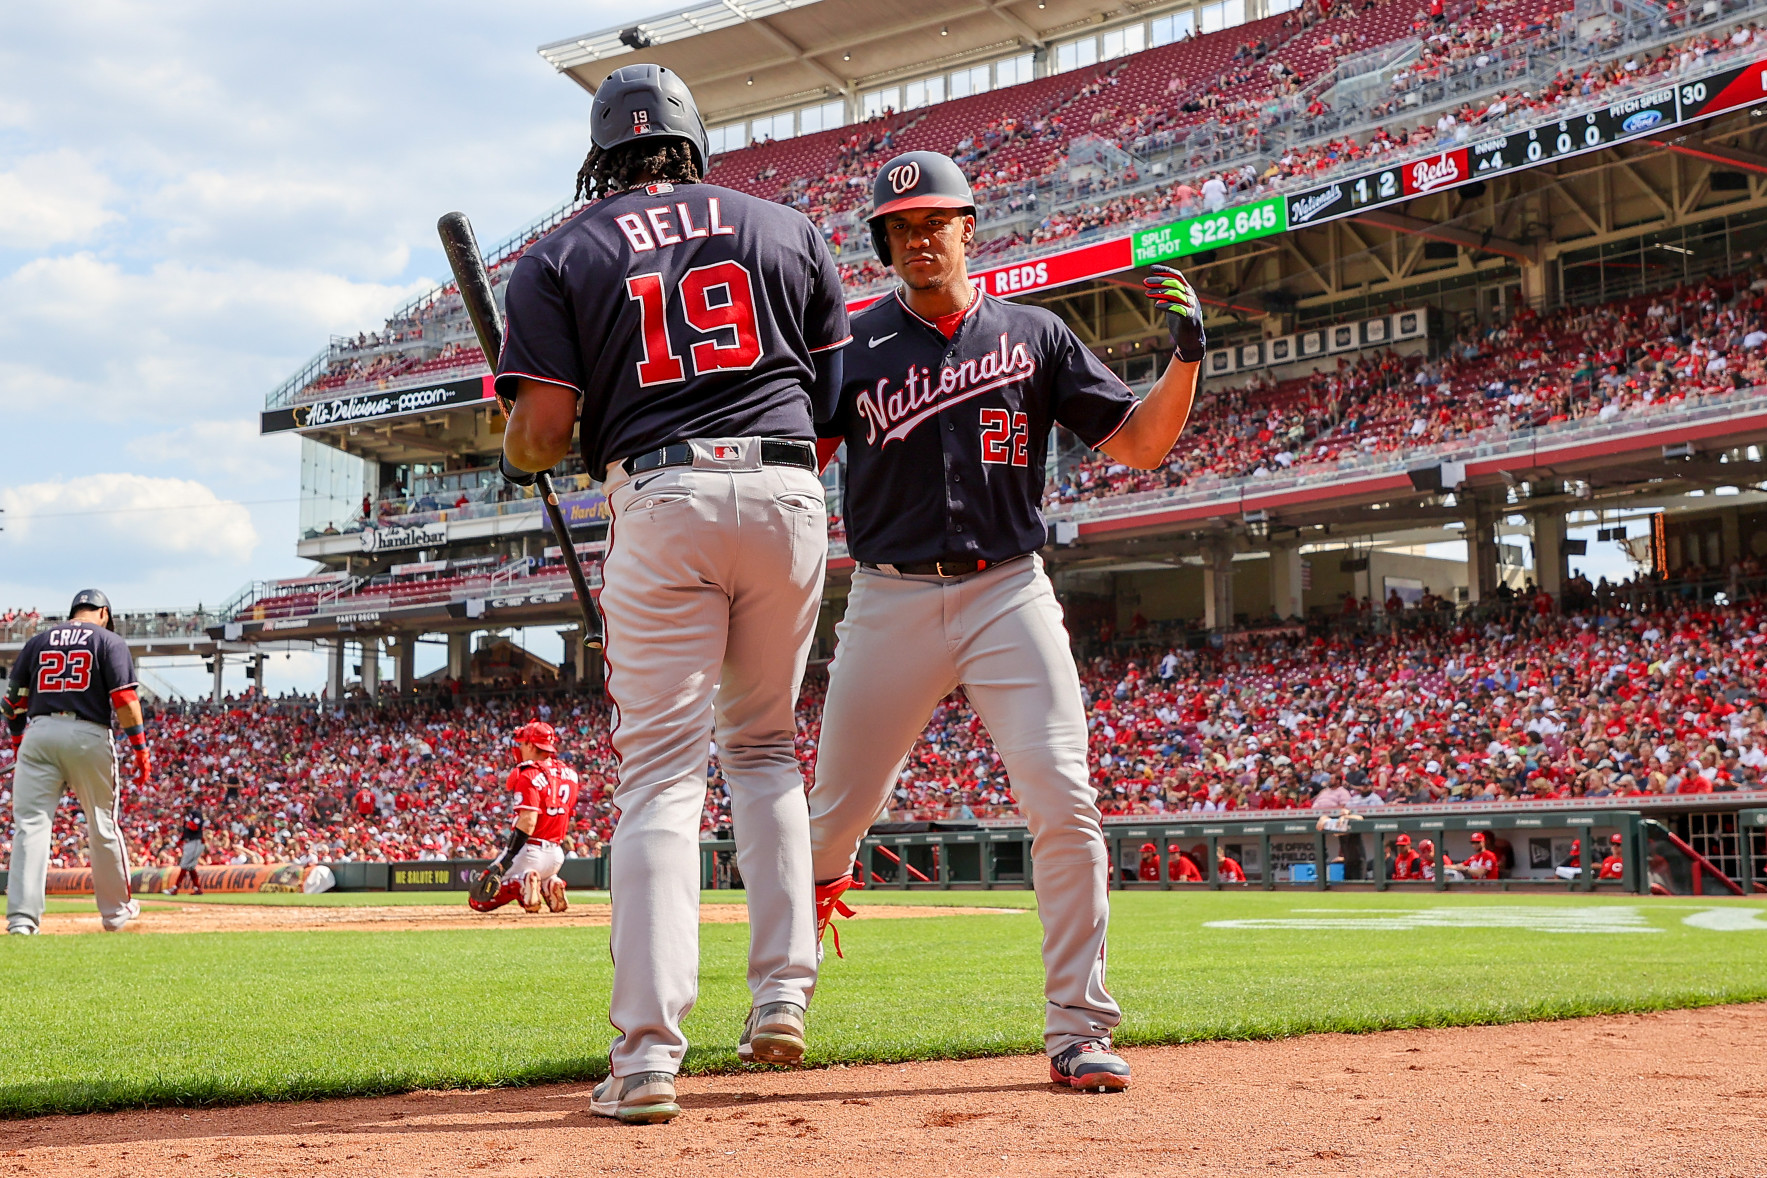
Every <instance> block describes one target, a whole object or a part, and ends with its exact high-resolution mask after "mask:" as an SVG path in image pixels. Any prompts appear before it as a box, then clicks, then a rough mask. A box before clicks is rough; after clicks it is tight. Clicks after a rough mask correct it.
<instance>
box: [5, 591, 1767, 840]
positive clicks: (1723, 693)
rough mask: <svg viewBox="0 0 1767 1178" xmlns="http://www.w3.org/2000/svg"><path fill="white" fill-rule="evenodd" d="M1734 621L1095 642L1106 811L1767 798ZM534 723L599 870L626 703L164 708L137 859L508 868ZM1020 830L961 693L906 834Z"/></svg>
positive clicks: (1093, 703)
mask: <svg viewBox="0 0 1767 1178" xmlns="http://www.w3.org/2000/svg"><path fill="white" fill-rule="evenodd" d="M1743 572H1744V573H1745V574H1747V576H1746V577H1745V579H1744V581H1743V584H1744V585H1745V586H1748V585H1754V586H1757V587H1758V586H1759V584H1760V570H1759V569H1758V568H1757V569H1753V571H1752V572H1750V571H1749V570H1743ZM1732 601H1733V603H1732V604H1726V605H1706V604H1700V603H1698V602H1696V601H1694V600H1693V599H1691V598H1683V597H1681V596H1679V595H1678V591H1677V590H1676V589H1675V588H1674V587H1673V586H1668V587H1664V586H1649V587H1647V591H1646V592H1644V593H1642V594H1640V593H1633V592H1629V591H1628V590H1626V589H1616V588H1615V587H1613V586H1609V585H1607V584H1606V583H1605V582H1604V583H1603V584H1602V585H1600V586H1589V585H1587V584H1586V583H1582V582H1575V581H1574V582H1573V583H1572V585H1571V586H1570V587H1569V588H1568V589H1567V592H1566V595H1565V597H1564V598H1563V600H1562V602H1554V601H1553V599H1551V598H1550V597H1545V596H1544V595H1533V594H1523V595H1521V596H1520V597H1518V598H1517V599H1516V600H1515V601H1514V602H1513V603H1508V604H1503V605H1500V606H1498V607H1496V608H1495V609H1491V610H1486V611H1485V612H1483V613H1471V612H1469V613H1464V614H1459V615H1457V614H1456V613H1455V612H1454V611H1453V610H1452V609H1449V608H1437V609H1410V610H1407V609H1405V608H1404V607H1403V604H1402V603H1398V602H1392V603H1389V605H1388V612H1387V613H1385V614H1382V613H1380V612H1379V611H1376V612H1375V614H1374V616H1373V617H1372V618H1371V617H1369V616H1367V615H1366V614H1362V615H1358V616H1354V617H1350V618H1344V617H1341V616H1323V615H1322V616H1320V617H1316V618H1315V619H1313V620H1312V622H1310V623H1309V624H1308V625H1307V626H1306V627H1301V626H1297V625H1289V626H1278V627H1273V628H1272V629H1271V630H1270V631H1269V632H1268V633H1265V634H1261V635H1257V636H1256V641H1252V642H1246V643H1227V642H1223V643H1220V644H1215V643H1209V642H1204V643H1202V644H1201V645H1200V646H1199V645H1197V644H1193V643H1189V642H1180V643H1176V644H1172V645H1153V644H1147V645H1139V646H1137V645H1134V644H1133V642H1129V643H1128V644H1125V642H1120V641H1112V642H1107V643H1104V644H1102V645H1101V644H1099V643H1097V642H1094V641H1093V640H1092V638H1091V636H1088V638H1087V640H1086V645H1089V646H1091V647H1093V648H1094V649H1096V650H1097V651H1098V653H1095V654H1093V655H1091V656H1090V657H1088V658H1085V659H1083V660H1082V663H1081V682H1082V686H1083V688H1084V692H1085V696H1086V701H1087V708H1088V712H1089V723H1090V726H1091V730H1092V772H1093V783H1094V785H1095V786H1096V787H1097V789H1098V791H1099V804H1100V807H1101V809H1102V810H1103V811H1104V813H1105V814H1106V815H1143V814H1177V813H1191V812H1220V811H1231V810H1244V809H1257V810H1263V809H1316V810H1336V809H1339V808H1341V807H1345V806H1349V807H1366V806H1380V805H1401V804H1407V803H1443V802H1457V801H1491V800H1507V799H1541V798H1581V797H1615V796H1622V797H1633V796H1636V797H1645V796H1652V795H1663V794H1675V793H1706V792H1715V791H1724V790H1733V789H1752V788H1757V787H1760V786H1762V785H1763V784H1764V782H1763V770H1764V769H1767V710H1763V705H1764V701H1767V603H1763V601H1762V600H1760V599H1758V598H1756V597H1754V596H1750V595H1738V596H1737V597H1735V598H1733V599H1732ZM1426 604H1427V603H1426ZM1561 604H1562V605H1564V606H1565V607H1566V609H1565V610H1562V611H1561V610H1560V608H1558V607H1559V606H1560V605H1561ZM822 690H823V681H822V680H821V679H820V678H819V677H816V676H812V677H811V678H810V679H809V680H808V681H807V683H806V685H805V688H804V693H803V697H802V699H801V701H800V705H799V709H798V729H799V731H798V738H797V744H798V754H799V759H800V762H801V763H802V766H803V770H804V773H805V778H806V781H808V780H809V779H810V777H811V775H813V773H814V770H815V755H816V745H817V741H818V739H819V736H820V724H821V708H822ZM535 718H539V719H545V720H547V721H549V722H550V723H552V724H553V725H554V726H555V727H557V729H558V730H559V734H560V737H561V740H562V743H561V748H560V755H561V756H562V757H563V758H564V759H565V760H566V761H568V762H569V763H571V764H572V765H574V766H576V767H577V768H578V770H579V771H580V772H581V773H582V774H583V781H584V786H583V796H582V801H581V802H580V804H579V808H578V811H577V814H576V817H575V821H574V823H573V827H572V832H571V838H570V843H569V846H568V847H567V852H568V854H570V855H574V856H594V855H597V854H599V853H600V851H601V848H602V846H603V844H604V843H605V840H606V839H607V838H608V837H609V836H610V834H611V828H612V822H613V820H614V812H613V809H612V804H611V800H610V790H611V787H612V785H613V784H614V782H615V780H616V773H617V769H616V762H615V758H614V756H613V750H612V745H611V742H610V739H609V734H608V709H607V706H606V704H605V703H604V702H603V701H602V700H601V699H600V698H598V697H594V696H589V695H580V694H578V695H573V694H566V693H559V692H537V693H534V692H530V693H526V694H503V695H499V696H496V697H486V698H481V697H474V696H471V695H457V694H451V693H448V692H446V691H444V692H443V693H442V694H441V695H439V696H430V697H426V698H423V699H408V700H403V701H401V700H398V699H397V698H396V697H395V698H393V699H389V700H383V701H382V702H381V703H379V704H377V705H371V704H366V703H358V704H350V705H347V706H345V707H342V708H338V707H335V706H329V705H327V706H320V704H319V703H318V701H313V700H296V699H282V700H272V701H262V700H258V701H254V700H249V699H248V700H239V701H229V703H228V704H227V706H226V707H225V708H224V709H222V710H220V711H213V710H210V709H207V708H200V707H183V706H171V707H161V708H160V709H158V711H157V714H156V715H155V716H154V719H153V724H152V730H153V744H154V748H155V756H156V762H157V767H156V772H155V776H154V779H153V781H152V782H151V783H150V784H149V786H148V787H147V788H146V789H138V788H135V787H133V786H131V787H129V788H126V789H125V790H124V791H123V802H122V806H123V816H122V817H123V827H124V830H125V832H126V833H127V835H128V838H129V844H130V850H131V855H132V856H133V858H134V859H135V861H136V862H137V863H142V864H162V865H170V864H173V863H175V862H176V861H177V852H178V838H179V834H178V830H179V827H178V823H179V820H180V818H181V817H182V815H183V814H184V812H185V810H186V808H187V807H188V806H190V805H191V804H193V803H195V804H200V805H201V806H202V807H203V808H204V810H205V812H206V814H207V815H208V817H209V821H210V829H211V834H210V837H209V844H208V854H207V856H206V858H205V862H207V863H213V864H220V863H255V862H287V861H297V862H347V861H352V860H371V861H386V860H390V861H399V860H420V859H446V858H471V857H481V856H486V855H489V854H494V853H495V852H496V850H497V849H498V848H499V847H500V846H501V845H502V842H503V838H504V834H505V833H506V830H507V826H508V823H509V820H510V811H509V806H510V804H511V803H510V799H509V797H508V796H507V795H505V794H504V793H503V791H502V784H503V781H504V779H505V777H506V776H507V774H508V771H509V769H510V768H511V767H512V765H513V754H512V751H511V746H510V743H509V734H510V732H511V731H513V729H514V728H515V727H516V726H517V725H518V724H520V723H522V722H525V721H527V720H530V719H535ZM9 756H10V753H9V752H7V753H3V754H0V767H4V763H5V762H6V760H7V758H8V757H9ZM707 784H708V792H707V800H706V807H705V812H704V819H703V822H702V829H703V831H704V832H705V833H706V834H707V836H708V837H709V836H711V835H714V834H724V833H727V832H728V829H729V823H730V809H729V797H728V791H727V789H726V787H725V784H724V780H723V777H722V773H721V770H720V768H719V766H718V764H717V760H716V757H715V755H714V756H713V758H712V759H711V763H710V765H709V766H708V776H707ZM3 785H4V783H3V782H0V786H3ZM7 801H9V798H8V796H7V795H6V794H5V793H4V792H0V805H5V804H6V802H7ZM1015 812H1016V805H1015V801H1014V798H1013V794H1012V785H1011V782H1010V780H1009V779H1008V777H1007V774H1006V771H1005V767H1004V766H1003V765H1002V763H1001V761H1000V759H999V757H998V756H997V755H996V753H995V752H994V749H993V747H992V745H991V743H990V742H989V740H988V737H987V733H986V731H985V729H984V728H983V726H982V724H981V721H980V719H979V717H978V716H977V715H976V714H975V712H974V710H973V709H972V708H970V707H969V705H968V703H967V702H966V701H965V700H964V699H963V698H962V696H961V695H956V696H953V697H951V698H949V699H947V700H945V701H944V702H943V703H941V704H940V705H939V707H938V708H937V709H936V711H935V712H934V714H933V716H932V718H931V720H930V722H929V723H928V725H927V728H926V732H925V734H924V739H923V740H922V741H920V742H919V743H918V744H917V745H916V746H915V748H914V750H913V752H912V753H911V755H910V756H909V758H908V761H907V764H906V765H905V766H904V768H903V771H902V774H901V777H900V780H899V782H898V785H897V787H896V791H895V797H894V800H893V802H892V807H891V813H890V815H889V816H890V817H891V818H894V819H897V820H910V821H918V820H930V819H969V818H983V817H1001V816H1009V815H1012V814H1014V813H1015ZM83 822H84V819H83V817H82V816H81V815H80V812H79V810H78V808H77V807H76V806H75V805H74V804H73V801H72V798H71V796H70V797H69V798H68V799H66V802H65V804H64V805H63V806H62V808H61V809H60V811H58V815H57V821H56V828H55V850H54V864H55V865H57V866H66V865H76V864H78V863H80V862H81V861H82V860H83V855H84V830H83ZM6 850H7V848H6V847H3V846H0V852H4V851H6Z"/></svg>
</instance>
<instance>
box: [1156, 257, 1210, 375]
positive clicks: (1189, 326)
mask: <svg viewBox="0 0 1767 1178" xmlns="http://www.w3.org/2000/svg"><path fill="white" fill-rule="evenodd" d="M1141 285H1142V286H1144V287H1145V288H1146V289H1147V297H1148V298H1150V299H1152V300H1153V301H1154V303H1155V304H1156V305H1157V306H1158V307H1159V308H1160V309H1161V310H1162V311H1164V312H1165V313H1166V326H1167V327H1168V328H1170V329H1171V331H1172V344H1173V346H1174V347H1176V348H1177V349H1178V358H1179V359H1180V360H1183V361H1185V362H1186V363H1189V364H1198V363H1201V362H1202V358H1203V357H1204V356H1205V355H1206V354H1207V353H1208V350H1209V340H1208V336H1206V335H1205V334H1204V333H1203V304H1202V300H1201V299H1199V298H1197V297H1196V288H1194V287H1192V286H1191V285H1190V280H1189V279H1188V278H1186V277H1184V275H1182V274H1180V273H1179V272H1178V271H1176V270H1174V269H1172V267H1170V266H1155V267H1154V268H1153V273H1152V274H1151V275H1149V276H1148V277H1147V278H1144V279H1142V282H1141Z"/></svg>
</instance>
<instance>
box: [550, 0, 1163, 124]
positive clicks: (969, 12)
mask: <svg viewBox="0 0 1767 1178" xmlns="http://www.w3.org/2000/svg"><path fill="white" fill-rule="evenodd" d="M1171 7H1176V4H1175V3H1174V2H1173V0H1154V2H1152V3H1139V4H1137V3H1124V2H1123V0H1115V2H1114V3H1108V2H1102V0H714V2H712V3H704V4H697V5H694V6H693V7H691V8H680V9H676V10H675V11H673V12H667V13H663V14H661V15H658V16H653V17H649V18H647V19H645V20H641V21H638V22H637V23H636V24H631V25H625V26H621V27H618V28H611V29H603V30H602V31H600V32H596V33H585V34H584V35H583V36H580V37H570V38H567V39H565V40H563V41H554V42H552V43H551V44H549V45H542V46H540V56H541V57H544V58H545V59H546V60H547V61H549V62H551V63H552V65H553V66H554V68H556V69H557V70H558V71H559V72H560V73H563V74H567V75H569V76H570V77H571V78H572V79H573V80H574V81H576V82H577V84H578V85H580V86H582V87H583V88H584V89H585V90H588V91H591V92H593V91H594V90H595V87H596V86H598V85H600V84H601V80H602V79H603V78H605V77H606V76H607V75H608V73H610V72H611V71H613V70H615V69H618V68H619V67H620V66H621V65H624V64H626V63H627V62H628V61H654V62H656V63H657V64H658V65H663V66H667V67H668V68H669V69H672V70H674V71H675V72H676V73H678V74H680V75H681V76H682V77H683V78H685V79H686V80H687V83H688V84H689V85H690V86H692V87H693V93H694V97H695V98H696V99H697V100H698V101H699V105H700V109H701V111H702V113H704V115H705V116H706V121H707V122H708V123H716V122H719V121H722V120H726V119H735V118H741V117H743V116H745V115H749V114H761V113H765V112H768V111H772V110H778V109H781V108H783V107H786V106H791V105H801V104H807V103H811V102H815V101H816V100H817V99H818V98H819V97H820V98H824V99H828V98H833V97H835V96H837V95H846V96H852V95H854V94H856V93H858V92H859V91H860V90H864V89H870V88H871V87H873V86H876V85H880V84H883V83H886V82H888V81H891V80H893V79H895V78H900V77H908V76H912V75H916V74H923V73H925V74H930V73H933V72H936V71H937V70H939V69H941V68H945V67H955V66H958V65H961V64H962V63H964V62H965V61H970V60H985V59H988V58H992V57H998V56H1002V55H1004V54H1006V53H1009V52H1011V51H1012V50H1013V49H1014V48H1015V47H1018V48H1020V49H1039V48H1042V47H1043V46H1045V45H1046V44H1047V43H1048V42H1049V41H1050V40H1052V39H1053V38H1054V37H1055V36H1056V35H1057V34H1061V33H1067V32H1073V31H1078V30H1080V29H1085V28H1090V27H1095V26H1098V25H1101V24H1105V23H1107V22H1108V21H1110V20H1112V19H1113V18H1115V19H1128V18H1131V17H1133V16H1136V15H1140V16H1143V17H1145V16H1146V15H1147V14H1148V13H1150V12H1152V11H1156V10H1159V9H1163V8H1171ZM640 47H642V48H640Z"/></svg>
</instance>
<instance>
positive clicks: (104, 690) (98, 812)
mask: <svg viewBox="0 0 1767 1178" xmlns="http://www.w3.org/2000/svg"><path fill="white" fill-rule="evenodd" d="M113 710H114V711H115V712H116V715H117V722H118V723H119V724H121V725H122V728H123V733H124V735H125V736H127V737H128V740H129V747H130V749H131V750H133V752H134V757H135V769H136V773H137V775H138V776H139V778H140V781H141V784H143V785H145V784H146V783H147V779H148V776H149V774H150V773H151V772H152V770H153V759H152V757H151V756H150V755H149V753H148V750H147V726H146V722H145V720H144V719H143V718H142V715H141V700H140V698H139V697H138V696H137V695H136V693H135V662H134V660H133V659H131V658H130V657H129V644H128V643H126V642H124V641H123V640H122V639H121V638H118V637H117V636H116V635H115V634H114V633H112V629H111V617H110V600H109V599H108V598H107V597H105V595H104V594H102V593H100V592H99V591H98V590H96V589H82V590H81V591H80V592H79V593H78V594H76V595H75V597H74V603H73V605H72V606H71V607H70V608H69V609H68V620H67V621H65V622H63V623H61V624H60V625H58V626H52V627H50V628H49V629H47V630H44V631H43V632H42V633H40V634H37V635H34V636H33V637H32V638H31V639H30V640H29V641H27V642H26V643H25V645H24V649H23V650H21V651H20V652H19V655H18V661H17V662H15V663H13V664H12V675H11V678H10V681H9V682H8V684H7V689H6V692H5V694H4V696H0V712H3V713H4V715H5V718H6V721H7V726H8V728H9V729H10V730H11V732H12V741H13V747H14V748H15V749H16V750H17V753H18V767H17V768H16V769H15V770H14V771H13V774H12V864H11V871H10V873H9V874H8V876H7V881H6V931H7V932H9V933H34V932H36V931H37V929H38V926H39V925H41V924H42V923H43V890H44V888H45V887H47V886H48V883H49V844H50V838H51V826H52V824H53V822H54V818H55V807H56V806H57V805H58V804H59V803H60V802H61V794H62V790H64V789H70V788H71V789H72V790H73V791H74V797H76V798H78V799H79V802H80V808H81V809H82V810H84V811H86V839H87V855H88V857H89V858H90V859H91V861H92V890H93V892H94V893H96V897H97V900H98V915H99V916H100V917H101V918H102V919H101V923H102V924H103V925H104V928H105V931H106V932H113V933H114V932H116V931H117V930H119V929H121V928H122V927H123V926H124V925H126V924H128V923H129V922H130V921H131V920H133V919H135V917H137V916H139V915H141V905H140V904H139V903H138V902H137V901H136V900H135V899H134V898H132V897H131V896H130V894H129V848H128V847H127V845H125V843H124V842H123V835H122V832H121V831H120V830H119V829H118V797H117V788H118V782H117V751H116V746H115V745H114V744H113V743H112V741H111V735H110V717H111V712H112V711H113Z"/></svg>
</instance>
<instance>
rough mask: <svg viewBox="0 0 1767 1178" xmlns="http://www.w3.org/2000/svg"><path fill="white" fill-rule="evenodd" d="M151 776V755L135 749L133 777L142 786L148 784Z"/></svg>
mask: <svg viewBox="0 0 1767 1178" xmlns="http://www.w3.org/2000/svg"><path fill="white" fill-rule="evenodd" d="M152 776H153V754H152V753H150V752H148V751H147V750H146V749H136V750H135V777H136V779H137V780H138V781H139V782H140V783H141V784H142V785H146V784H147V782H148V779H149V778H151V777H152Z"/></svg>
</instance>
